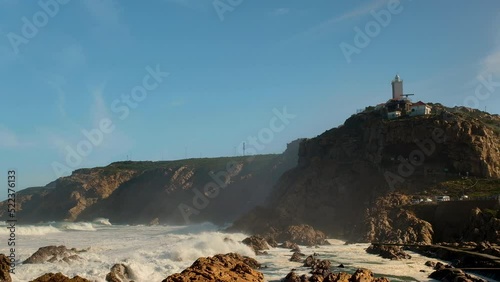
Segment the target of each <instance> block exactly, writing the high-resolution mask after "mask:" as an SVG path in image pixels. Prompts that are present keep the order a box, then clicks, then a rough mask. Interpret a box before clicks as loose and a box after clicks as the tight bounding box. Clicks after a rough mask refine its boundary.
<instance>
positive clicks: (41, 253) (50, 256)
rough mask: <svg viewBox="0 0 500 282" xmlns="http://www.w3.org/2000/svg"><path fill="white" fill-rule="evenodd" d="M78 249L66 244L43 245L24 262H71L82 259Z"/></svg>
mask: <svg viewBox="0 0 500 282" xmlns="http://www.w3.org/2000/svg"><path fill="white" fill-rule="evenodd" d="M78 252H79V251H77V250H76V249H68V248H66V246H47V247H41V248H39V249H38V251H36V252H35V253H34V254H32V255H31V256H30V257H29V258H28V259H26V260H25V261H24V262H23V263H24V264H37V263H45V262H61V261H65V262H67V263H71V262H72V261H76V260H79V259H81V258H80V257H79V256H78V255H77V253H78Z"/></svg>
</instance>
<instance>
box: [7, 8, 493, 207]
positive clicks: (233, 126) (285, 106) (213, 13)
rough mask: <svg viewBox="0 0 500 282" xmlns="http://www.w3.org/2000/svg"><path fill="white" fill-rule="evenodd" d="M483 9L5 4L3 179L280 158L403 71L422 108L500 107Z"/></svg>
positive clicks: (374, 97)
mask: <svg viewBox="0 0 500 282" xmlns="http://www.w3.org/2000/svg"><path fill="white" fill-rule="evenodd" d="M480 3H481V5H478V3H477V2H473V1H465V0H463V1H458V2H457V1H453V2H452V1H439V2H437V1H430V0H422V1H412V0H402V1H400V2H395V1H389V0H374V1H360V0H352V1H327V0H323V1H315V2H314V4H311V2H309V1H297V0H287V1H285V0H275V1H265V0H252V1H250V0H232V1H229V0H215V1H202V0H157V1H148V2H147V4H145V3H144V2H143V1H117V0H96V1H68V0H59V1H58V2H57V1H56V0H41V1H20V0H0V19H1V20H0V36H1V39H0V74H1V78H0V83H1V87H2V89H1V94H0V95H1V103H0V156H1V164H0V174H1V175H2V176H1V177H0V180H2V181H3V182H4V183H6V175H7V170H8V169H11V168H14V169H16V170H17V174H18V187H19V188H18V189H20V188H25V187H29V186H42V185H45V184H47V183H49V182H50V181H53V180H55V179H56V178H57V177H58V176H60V175H68V174H69V171H70V170H74V169H76V168H82V167H94V166H105V165H107V164H109V163H111V162H115V161H121V160H126V159H131V160H153V161H156V160H175V159H183V158H186V157H188V158H194V157H216V156H232V155H239V154H241V149H242V142H245V144H246V148H247V153H248V152H251V153H258V154H264V153H281V152H282V151H284V150H285V148H286V144H287V143H289V142H291V141H293V140H295V139H297V138H311V137H315V136H317V135H319V134H321V133H323V132H324V131H325V130H328V129H330V128H333V127H336V126H338V125H340V124H342V123H343V122H344V120H345V119H346V118H348V117H349V116H351V115H352V114H353V113H355V112H356V110H357V109H363V108H365V107H366V106H369V105H376V104H379V103H382V102H385V101H387V100H388V99H389V98H391V86H390V82H391V80H392V79H393V77H394V76H395V74H396V73H398V74H399V75H400V76H401V77H402V79H403V80H404V90H405V93H414V94H415V96H414V97H413V98H412V99H413V100H422V101H424V102H438V103H443V104H445V105H447V106H455V105H464V106H469V107H475V108H479V109H481V110H484V109H486V110H487V111H488V112H491V113H495V114H499V113H500V95H499V93H500V30H499V29H498V26H500V2H499V1H495V0H485V1H481V2H480ZM488 81H489V82H488ZM253 137H255V138H253ZM252 138H253V139H252ZM252 140H253V141H252ZM255 140H257V141H255ZM253 142H260V143H259V144H258V145H252V143H253ZM89 145H90V146H89ZM79 146H80V147H79ZM68 148H70V149H68ZM71 150H72V151H73V152H72V153H69V152H70V151H71ZM78 150H80V151H78ZM80 153H81V154H80ZM71 154H77V156H76V157H75V156H74V155H73V156H72V157H70V159H69V161H68V155H71ZM67 169H69V170H67ZM4 180H5V181H4ZM3 196H4V195H3V192H2V197H3Z"/></svg>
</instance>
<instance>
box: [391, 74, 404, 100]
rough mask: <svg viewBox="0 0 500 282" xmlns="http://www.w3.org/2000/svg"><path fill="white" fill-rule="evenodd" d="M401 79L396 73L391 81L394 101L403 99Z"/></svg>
mask: <svg viewBox="0 0 500 282" xmlns="http://www.w3.org/2000/svg"><path fill="white" fill-rule="evenodd" d="M403 97H404V96H403V80H401V77H399V75H396V77H395V78H394V80H393V81H392V99H394V100H396V101H400V100H403Z"/></svg>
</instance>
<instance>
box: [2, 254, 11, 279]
mask: <svg viewBox="0 0 500 282" xmlns="http://www.w3.org/2000/svg"><path fill="white" fill-rule="evenodd" d="M9 270H10V259H9V258H8V257H7V256H5V255H4V254H0V281H5V282H12V278H11V277H10V272H9Z"/></svg>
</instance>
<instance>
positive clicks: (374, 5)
mask: <svg viewBox="0 0 500 282" xmlns="http://www.w3.org/2000/svg"><path fill="white" fill-rule="evenodd" d="M387 2H388V0H375V1H370V2H368V3H366V4H364V5H363V6H360V7H357V8H356V9H354V10H350V11H348V12H346V13H344V14H342V15H339V16H336V17H334V18H332V19H330V20H328V21H327V23H329V24H334V23H339V22H343V21H349V20H353V19H357V18H361V17H364V16H366V15H368V14H370V12H371V11H376V10H378V9H380V8H382V7H383V6H385V5H387Z"/></svg>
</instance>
